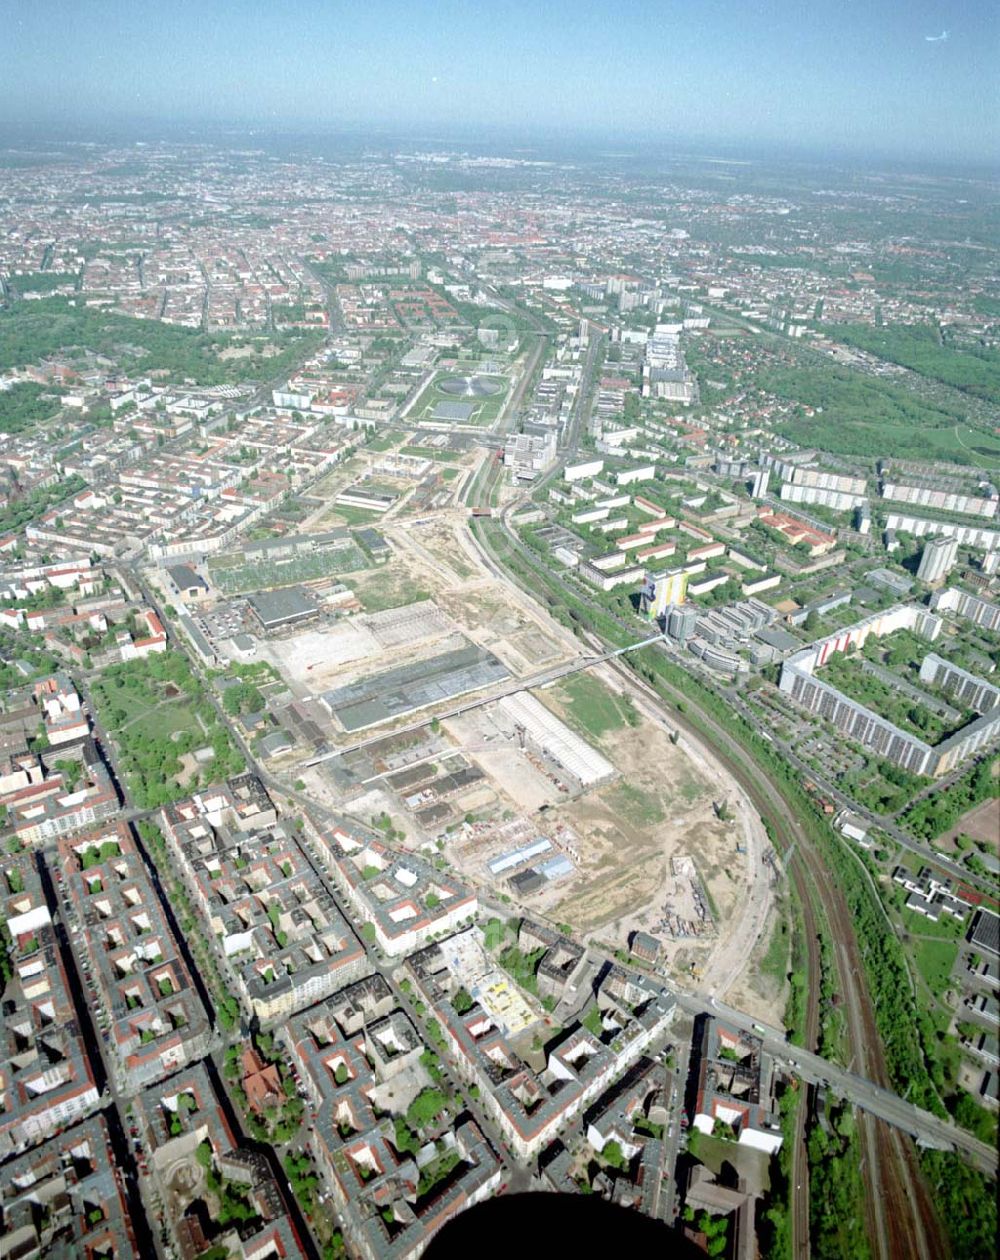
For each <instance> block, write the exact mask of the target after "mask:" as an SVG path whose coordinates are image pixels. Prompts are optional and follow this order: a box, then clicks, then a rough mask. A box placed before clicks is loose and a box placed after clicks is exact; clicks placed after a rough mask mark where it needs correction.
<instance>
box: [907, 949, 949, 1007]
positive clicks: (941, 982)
mask: <svg viewBox="0 0 1000 1260" xmlns="http://www.w3.org/2000/svg"><path fill="white" fill-rule="evenodd" d="M910 948H911V949H912V950H913V959H914V962H915V963H916V964H917V967H918V968H919V970H920V974H921V975H922V976H923V978H924V979H925V980H926V981H927V987H928V988H929V989H930V991H931V992H932V993H933V994H935V995H936V996H937V997H940V996H941V994H942V993H944V991H945V990H946V989H947V988H948V977H949V976H950V975H951V969H952V967H954V965H955V959H956V958H957V957H958V945H957V944H956V943H954V942H952V941H941V940H938V941H913V942H911V946H910Z"/></svg>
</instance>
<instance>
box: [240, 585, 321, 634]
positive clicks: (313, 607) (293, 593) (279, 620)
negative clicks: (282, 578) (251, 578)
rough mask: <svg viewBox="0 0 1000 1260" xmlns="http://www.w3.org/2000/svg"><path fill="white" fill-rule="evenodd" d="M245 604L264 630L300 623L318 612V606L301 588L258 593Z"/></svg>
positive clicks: (290, 587) (294, 587) (295, 587)
mask: <svg viewBox="0 0 1000 1260" xmlns="http://www.w3.org/2000/svg"><path fill="white" fill-rule="evenodd" d="M247 603H248V604H249V605H250V607H251V608H252V609H253V610H254V612H255V613H256V615H257V619H258V621H259V622H260V624H261V625H262V626H263V627H264V628H265V629H266V630H271V629H274V628H275V627H277V626H284V625H289V624H290V623H291V622H293V621H302V620H303V619H304V618H306V617H313V616H315V615H316V613H318V612H319V605H318V604H317V603H316V601H315V600H314V599H313V597H312V596H311V595H310V594H309V593H308V592H307V591H304V590H303V589H302V587H301V586H288V587H285V588H284V589H283V590H280V591H258V592H257V594H256V595H251V596H249V598H248V600H247Z"/></svg>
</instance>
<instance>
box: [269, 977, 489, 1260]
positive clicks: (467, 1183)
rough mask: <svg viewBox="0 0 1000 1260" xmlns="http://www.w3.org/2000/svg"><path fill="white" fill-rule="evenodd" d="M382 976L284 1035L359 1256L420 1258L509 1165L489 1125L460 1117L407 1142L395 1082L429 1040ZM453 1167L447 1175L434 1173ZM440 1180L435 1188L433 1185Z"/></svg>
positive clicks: (324, 1167) (314, 1010)
mask: <svg viewBox="0 0 1000 1260" xmlns="http://www.w3.org/2000/svg"><path fill="white" fill-rule="evenodd" d="M393 1005H394V1003H393V998H392V994H391V991H390V990H389V987H388V985H387V984H386V983H385V981H384V980H383V979H382V977H381V976H377V975H376V976H371V977H369V978H368V979H367V980H363V981H361V982H359V983H357V984H354V985H352V986H350V988H349V989H347V990H345V991H344V992H343V993H342V994H338V995H336V996H334V997H332V998H328V999H327V1000H326V1001H325V1002H323V1003H320V1004H319V1005H317V1006H314V1007H311V1008H310V1009H309V1010H308V1011H305V1012H303V1013H301V1014H299V1015H296V1016H294V1017H293V1018H292V1019H290V1020H289V1021H288V1022H287V1024H286V1025H285V1026H284V1027H283V1029H282V1030H281V1032H280V1034H279V1036H280V1037H281V1040H282V1041H283V1042H284V1044H285V1046H286V1047H287V1049H288V1051H289V1053H290V1055H291V1058H292V1061H293V1063H294V1064H295V1066H296V1069H297V1071H298V1074H299V1079H300V1081H301V1083H302V1086H303V1088H304V1090H305V1092H306V1095H307V1096H308V1098H309V1101H310V1103H311V1104H312V1107H313V1130H312V1136H311V1142H310V1144H311V1147H312V1150H313V1154H314V1156H315V1158H316V1161H317V1165H318V1167H319V1168H320V1170H321V1172H322V1174H323V1177H324V1179H325V1181H326V1183H327V1185H328V1186H329V1187H330V1189H331V1190H332V1192H333V1196H334V1199H335V1201H336V1203H337V1206H338V1208H339V1209H340V1211H341V1212H342V1213H343V1219H344V1228H345V1235H346V1239H347V1242H348V1247H349V1249H350V1250H351V1252H352V1254H357V1255H360V1256H363V1257H365V1260H404V1258H406V1257H416V1256H418V1255H419V1254H420V1253H421V1251H423V1249H424V1248H425V1247H426V1246H427V1243H428V1242H429V1241H430V1239H431V1238H432V1237H433V1235H434V1234H435V1233H436V1232H437V1230H438V1229H440V1228H441V1226H442V1225H443V1224H444V1223H445V1222H446V1221H447V1220H449V1219H450V1218H451V1217H453V1216H454V1215H456V1214H457V1213H458V1212H460V1211H462V1210H463V1209H464V1208H466V1207H470V1206H471V1205H472V1204H474V1203H478V1202H480V1201H481V1200H483V1199H485V1198H488V1197H490V1196H491V1195H492V1194H494V1193H496V1191H497V1189H498V1187H499V1184H500V1181H501V1178H502V1176H503V1168H502V1166H501V1165H500V1163H499V1161H498V1160H497V1157H496V1154H495V1153H494V1151H493V1150H492V1148H491V1147H490V1145H489V1143H488V1142H487V1140H486V1139H485V1137H484V1136H483V1134H482V1132H481V1131H480V1129H479V1127H478V1126H477V1125H476V1124H475V1122H474V1121H473V1120H471V1119H470V1118H468V1117H460V1118H459V1122H458V1123H457V1124H456V1125H455V1126H454V1127H453V1128H452V1127H450V1125H449V1127H448V1128H447V1129H445V1130H444V1131H442V1132H436V1131H434V1130H432V1131H431V1132H424V1133H423V1135H422V1137H421V1139H420V1142H421V1145H420V1149H419V1150H418V1151H416V1152H415V1153H414V1152H411V1151H409V1150H404V1149H400V1147H399V1146H398V1145H397V1142H398V1139H397V1136H396V1130H395V1125H394V1122H393V1120H392V1119H390V1118H384V1119H380V1118H379V1115H380V1113H382V1112H385V1111H393V1110H395V1108H394V1106H393V1103H392V1096H391V1093H390V1091H391V1085H390V1082H391V1081H392V1080H393V1078H394V1077H395V1076H396V1075H397V1074H398V1073H399V1072H401V1071H406V1070H407V1069H409V1070H410V1072H411V1073H412V1072H413V1071H416V1072H418V1073H419V1072H421V1071H422V1069H420V1068H419V1067H418V1066H416V1065H417V1064H418V1061H419V1058H420V1056H421V1054H422V1053H423V1052H424V1049H425V1047H424V1045H423V1043H422V1041H421V1040H420V1038H419V1036H418V1034H417V1032H416V1030H415V1029H414V1027H413V1025H412V1024H411V1023H410V1021H409V1019H408V1018H407V1017H406V1015H404V1014H403V1012H402V1011H399V1010H393ZM442 1166H443V1167H445V1168H447V1169H448V1171H447V1172H446V1173H445V1175H444V1176H443V1177H440V1178H435V1179H433V1180H432V1179H431V1178H429V1177H428V1176H427V1171H428V1170H432V1169H435V1168H437V1169H440V1168H441V1167H442ZM429 1183H430V1184H429Z"/></svg>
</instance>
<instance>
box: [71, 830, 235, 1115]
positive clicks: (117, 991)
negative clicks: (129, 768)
mask: <svg viewBox="0 0 1000 1260" xmlns="http://www.w3.org/2000/svg"><path fill="white" fill-rule="evenodd" d="M53 876H54V878H55V880H56V882H57V884H58V887H59V893H60V897H61V900H62V903H63V908H64V911H65V915H66V922H67V927H68V931H69V936H70V940H71V942H72V944H73V949H74V953H75V954H76V956H77V958H78V959H79V960H80V963H81V966H82V968H83V971H84V975H85V982H86V986H87V989H88V999H89V1000H90V1002H91V1004H92V1006H93V1007H94V1008H95V1009H96V1010H97V1011H98V1023H99V1025H100V1028H101V1032H102V1034H103V1035H104V1037H105V1046H106V1047H107V1050H108V1052H109V1053H108V1057H109V1060H110V1064H111V1068H112V1071H113V1072H114V1075H115V1078H116V1081H117V1084H118V1087H119V1088H120V1089H121V1090H123V1091H125V1092H128V1093H133V1092H135V1091H136V1090H137V1089H141V1088H142V1087H143V1086H145V1085H149V1084H151V1083H153V1082H154V1081H159V1080H161V1079H162V1078H163V1077H165V1076H169V1075H170V1073H171V1072H174V1071H176V1070H177V1069H178V1068H180V1067H183V1066H184V1065H185V1064H187V1063H190V1062H191V1061H192V1060H194V1059H198V1058H200V1057H201V1056H202V1055H204V1054H205V1053H206V1052H207V1050H208V1046H209V1041H210V1031H211V1030H210V1027H209V1022H208V1019H207V1017H206V1014H205V1009H204V1006H203V1005H202V1002H201V998H200V997H199V996H198V992H197V990H196V989H195V987H194V984H193V982H192V979H191V975H190V973H189V971H188V969H187V965H186V964H185V962H184V960H183V958H182V956H181V954H180V951H179V948H178V945H177V941H176V939H175V937H174V934H173V932H172V931H171V928H170V925H169V923H168V921H167V918H166V915H165V913H164V911H163V907H162V905H161V904H160V900H159V897H158V896H157V893H156V891H155V889H154V888H153V885H152V883H151V882H150V880H149V878H148V876H147V874H146V868H145V865H144V863H143V861H142V858H141V857H140V856H139V853H138V851H137V849H136V846H135V841H134V840H133V838H132V834H131V832H130V831H129V828H128V827H127V826H126V824H125V823H122V822H116V823H109V824H107V825H106V826H104V827H102V828H99V829H97V830H94V831H91V832H88V833H86V834H85V835H82V836H77V837H73V838H69V837H64V838H63V839H61V840H60V841H59V849H58V858H57V860H56V863H55V864H54V865H53Z"/></svg>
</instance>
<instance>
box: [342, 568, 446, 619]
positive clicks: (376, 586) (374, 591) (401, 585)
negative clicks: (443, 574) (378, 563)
mask: <svg viewBox="0 0 1000 1260" xmlns="http://www.w3.org/2000/svg"><path fill="white" fill-rule="evenodd" d="M351 589H352V590H353V591H354V594H355V595H356V596H357V597H358V599H359V600H360V601H361V603H362V606H363V607H364V610H365V612H384V611H385V609H387V608H402V606H403V605H404V604H415V603H417V602H418V601H419V600H422V599H431V598H432V596H431V593H430V592H429V591H426V590H419V589H415V588H414V586H413V582H412V581H411V579H410V578H409V576H408V575H407V574H406V573H402V572H401V573H397V574H393V573H392V572H391V571H390V570H387V569H380V570H379V571H378V572H377V573H369V574H365V575H363V576H361V577H358V578H356V579H354V580H352V582H351Z"/></svg>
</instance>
